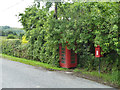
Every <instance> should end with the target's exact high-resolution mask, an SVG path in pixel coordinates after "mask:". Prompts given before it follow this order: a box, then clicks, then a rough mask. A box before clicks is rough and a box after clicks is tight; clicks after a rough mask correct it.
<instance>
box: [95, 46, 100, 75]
mask: <svg viewBox="0 0 120 90" xmlns="http://www.w3.org/2000/svg"><path fill="white" fill-rule="evenodd" d="M95 57H97V58H99V73H100V63H101V60H100V57H101V47H100V45H97V47H95Z"/></svg>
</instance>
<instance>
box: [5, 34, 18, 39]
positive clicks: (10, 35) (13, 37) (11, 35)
mask: <svg viewBox="0 0 120 90" xmlns="http://www.w3.org/2000/svg"><path fill="white" fill-rule="evenodd" d="M16 37H17V36H16V35H13V34H9V35H8V36H7V39H16Z"/></svg>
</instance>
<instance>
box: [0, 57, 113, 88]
mask: <svg viewBox="0 0 120 90" xmlns="http://www.w3.org/2000/svg"><path fill="white" fill-rule="evenodd" d="M1 61H2V63H0V67H1V66H2V88H111V87H109V86H106V85H103V84H99V83H96V82H94V81H90V80H87V79H83V78H79V77H76V76H72V75H69V74H66V73H63V72H60V71H47V70H44V69H42V68H36V67H34V66H30V65H26V64H22V63H19V62H15V61H10V60H7V59H3V58H0V62H1ZM0 76H1V75H0Z"/></svg>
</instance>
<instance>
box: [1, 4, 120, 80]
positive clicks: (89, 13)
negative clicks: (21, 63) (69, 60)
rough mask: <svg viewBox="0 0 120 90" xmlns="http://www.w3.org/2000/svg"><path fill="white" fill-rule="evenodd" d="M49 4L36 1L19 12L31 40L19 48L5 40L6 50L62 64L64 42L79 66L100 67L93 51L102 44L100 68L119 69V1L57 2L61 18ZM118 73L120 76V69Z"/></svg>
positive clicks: (10, 53) (104, 70)
mask: <svg viewBox="0 0 120 90" xmlns="http://www.w3.org/2000/svg"><path fill="white" fill-rule="evenodd" d="M46 5H47V7H46V8H42V9H39V4H34V5H33V6H30V7H29V8H26V10H25V12H24V13H21V14H19V16H20V22H21V23H22V25H23V27H24V29H25V30H26V39H27V40H28V43H26V44H21V45H19V46H18V47H17V48H13V46H12V44H9V45H11V47H12V48H13V49H11V48H9V47H8V46H7V44H8V43H9V42H7V43H6V45H4V44H5V43H4V42H3V46H2V50H3V53H5V54H9V55H14V56H18V57H24V58H27V59H34V60H38V61H40V62H44V63H49V64H52V65H56V66H59V44H60V43H61V44H62V45H63V47H64V46H66V45H67V46H68V49H72V50H74V51H75V53H77V54H78V67H79V68H86V69H87V70H97V69H98V60H97V58H95V56H94V54H95V46H97V45H100V46H101V48H102V50H103V52H102V54H103V55H104V57H102V58H101V71H102V72H110V73H116V72H118V69H119V66H120V64H119V59H120V51H119V47H120V42H118V39H119V35H120V32H119V30H118V26H119V22H120V20H119V15H118V12H119V3H117V2H99V3H98V2H97V3H96V2H89V3H79V2H75V3H57V5H58V12H57V17H58V19H56V18H54V17H53V16H54V11H51V12H49V11H48V10H49V7H50V6H49V5H50V4H46ZM66 41H68V43H66ZM75 44H76V45H75ZM6 48H8V49H9V50H8V49H6ZM13 51H15V53H14V54H13ZM115 75H116V77H117V76H118V73H117V74H115ZM115 80H118V77H117V79H115Z"/></svg>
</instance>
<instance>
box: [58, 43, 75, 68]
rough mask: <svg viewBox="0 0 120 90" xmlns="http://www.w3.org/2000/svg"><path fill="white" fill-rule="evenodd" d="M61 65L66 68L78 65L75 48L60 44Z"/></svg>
mask: <svg viewBox="0 0 120 90" xmlns="http://www.w3.org/2000/svg"><path fill="white" fill-rule="evenodd" d="M59 55H60V66H61V67H64V68H73V67H76V66H77V54H76V53H74V51H73V50H69V49H67V46H65V47H62V44H59Z"/></svg>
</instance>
